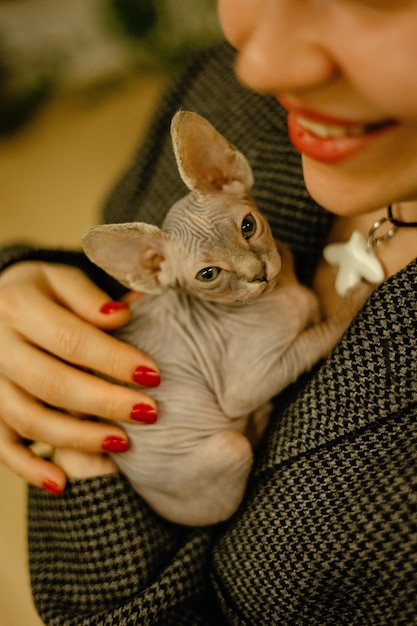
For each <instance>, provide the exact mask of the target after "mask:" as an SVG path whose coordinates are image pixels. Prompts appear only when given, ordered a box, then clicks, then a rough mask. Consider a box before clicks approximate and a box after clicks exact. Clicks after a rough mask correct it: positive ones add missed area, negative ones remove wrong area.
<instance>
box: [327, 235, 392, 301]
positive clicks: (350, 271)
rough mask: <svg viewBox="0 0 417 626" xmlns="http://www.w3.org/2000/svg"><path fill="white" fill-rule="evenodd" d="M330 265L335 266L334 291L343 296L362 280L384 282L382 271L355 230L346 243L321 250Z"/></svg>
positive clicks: (332, 244) (368, 247)
mask: <svg viewBox="0 0 417 626" xmlns="http://www.w3.org/2000/svg"><path fill="white" fill-rule="evenodd" d="M323 256H324V258H325V260H326V261H327V262H328V263H330V265H337V266H338V267H339V271H338V273H337V278H336V291H337V293H338V294H339V296H344V295H345V294H346V293H347V292H348V291H349V289H352V288H353V287H355V286H356V285H358V284H359V283H360V281H361V280H362V278H364V279H365V280H367V281H368V282H370V283H380V282H382V281H383V280H384V270H383V267H382V265H381V263H380V262H379V261H378V259H377V257H376V256H375V254H374V251H373V250H372V248H371V247H370V246H368V244H367V241H366V239H365V238H364V236H363V235H362V234H361V233H360V232H359V231H357V230H355V231H354V232H353V233H352V236H351V238H350V239H349V241H347V242H346V243H331V244H329V245H328V246H326V247H325V248H324V250H323Z"/></svg>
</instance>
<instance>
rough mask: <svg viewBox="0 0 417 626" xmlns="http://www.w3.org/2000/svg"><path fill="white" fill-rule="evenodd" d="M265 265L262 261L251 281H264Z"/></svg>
mask: <svg viewBox="0 0 417 626" xmlns="http://www.w3.org/2000/svg"><path fill="white" fill-rule="evenodd" d="M266 280H267V279H266V265H265V263H262V268H261V270H260V271H259V272H258V273H257V274H256V276H254V277H253V278H252V279H251V281H250V282H251V283H256V282H258V283H266Z"/></svg>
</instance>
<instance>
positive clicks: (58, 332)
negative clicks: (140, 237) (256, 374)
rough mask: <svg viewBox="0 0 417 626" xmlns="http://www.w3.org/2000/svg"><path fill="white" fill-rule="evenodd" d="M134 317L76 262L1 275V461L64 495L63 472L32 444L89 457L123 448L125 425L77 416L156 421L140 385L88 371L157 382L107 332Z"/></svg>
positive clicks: (146, 365)
mask: <svg viewBox="0 0 417 626" xmlns="http://www.w3.org/2000/svg"><path fill="white" fill-rule="evenodd" d="M129 317H130V313H129V309H128V307H127V306H126V305H124V304H123V303H114V302H109V298H108V296H107V295H106V294H105V293H104V292H103V291H101V290H100V289H99V288H98V287H97V286H96V285H95V284H94V283H92V282H91V281H90V280H89V279H88V278H87V277H86V276H85V274H84V273H83V272H82V271H81V270H79V269H76V268H73V267H68V266H64V265H54V264H48V263H41V262H21V263H17V264H16V265H14V266H12V267H10V268H8V269H7V270H5V271H4V272H3V273H2V274H1V275H0V346H1V349H0V460H1V461H3V463H5V464H6V465H7V466H8V467H9V468H10V469H12V470H13V471H15V472H16V473H17V474H19V475H20V476H22V477H23V478H24V479H25V480H27V481H28V482H30V483H32V484H34V485H38V486H43V487H45V488H46V489H48V490H49V491H52V492H55V493H60V492H61V491H62V490H63V488H64V487H65V482H66V475H65V472H64V470H63V469H62V468H61V467H60V466H59V465H57V464H55V463H54V462H52V463H51V462H49V461H47V460H45V459H42V458H39V457H38V456H36V455H35V454H34V453H33V452H32V450H31V449H30V448H28V447H27V440H30V441H39V442H43V443H46V444H49V445H52V446H53V447H57V448H63V449H69V450H80V451H82V452H86V453H87V454H89V453H96V454H97V453H99V452H103V451H111V452H120V453H122V452H123V451H126V450H127V448H128V441H127V437H126V434H125V433H124V431H123V429H121V428H119V427H118V426H115V425H113V424H110V423H109V424H107V423H101V422H100V423H99V422H94V421H89V420H86V419H85V418H84V419H82V418H81V417H76V416H75V414H76V415H80V416H86V417H88V416H98V417H100V418H105V419H113V420H121V421H123V420H125V421H128V420H130V419H133V420H135V421H136V422H143V423H145V424H146V423H150V422H152V421H155V419H156V405H155V402H154V401H153V400H152V398H150V397H149V396H147V395H145V394H144V393H143V392H142V391H141V390H140V389H139V388H138V390H137V391H136V390H132V389H130V388H128V387H126V386H120V385H117V384H112V383H110V382H108V381H106V380H103V379H101V378H100V377H97V376H95V375H94V374H91V373H90V371H92V370H93V371H97V372H100V373H102V374H104V375H105V376H108V377H110V378H112V379H115V380H117V381H121V382H125V383H137V384H138V385H141V386H144V387H155V386H157V385H158V384H159V374H158V370H157V367H156V364H155V363H154V362H153V361H152V360H151V359H150V358H148V357H147V356H146V355H144V354H142V353H141V352H139V351H138V350H136V349H135V348H133V347H132V346H130V345H127V344H124V343H122V342H120V341H118V340H117V339H115V338H114V337H111V336H110V335H108V334H107V333H106V332H103V331H108V330H112V329H115V328H117V327H119V326H122V325H123V324H125V323H126V322H127V321H128V319H129ZM57 458H59V456H58V457H57ZM109 467H110V466H109Z"/></svg>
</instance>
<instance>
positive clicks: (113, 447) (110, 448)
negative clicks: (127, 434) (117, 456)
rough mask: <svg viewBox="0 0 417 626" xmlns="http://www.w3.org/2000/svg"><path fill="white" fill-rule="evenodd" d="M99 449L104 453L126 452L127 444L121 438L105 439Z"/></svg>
mask: <svg viewBox="0 0 417 626" xmlns="http://www.w3.org/2000/svg"><path fill="white" fill-rule="evenodd" d="M101 447H102V449H103V450H104V451H105V452H127V451H128V450H129V442H128V441H127V440H126V439H123V437H106V439H105V440H104V441H103V443H102V444H101Z"/></svg>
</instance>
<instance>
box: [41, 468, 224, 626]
mask: <svg viewBox="0 0 417 626" xmlns="http://www.w3.org/2000/svg"><path fill="white" fill-rule="evenodd" d="M29 489H30V491H29V511H30V513H29V545H30V554H29V558H30V571H31V582H32V589H33V596H34V601H35V605H36V608H37V610H38V612H39V614H40V616H41V617H42V619H43V620H44V621H45V623H46V624H54V625H58V624H59V625H62V624H66V625H74V626H75V625H77V626H78V625H87V624H88V625H93V624H138V623H140V624H152V625H155V624H163V625H164V626H168V625H169V624H181V625H182V626H186V625H187V624H190V625H191V624H192V625H193V626H198V625H201V626H202V625H205V626H208V625H209V624H221V623H222V620H221V618H220V617H219V615H216V614H215V608H214V604H213V603H212V602H211V601H210V598H209V597H208V595H207V590H208V589H209V584H208V576H207V571H208V558H209V556H208V555H209V554H210V552H211V544H212V536H213V533H214V529H213V528H212V529H202V528H201V529H190V528H185V527H182V526H177V525H174V524H171V523H169V522H166V521H165V520H163V519H161V518H160V517H158V516H157V515H156V514H155V513H154V512H153V511H152V510H151V509H150V508H149V507H148V506H147V505H146V503H145V502H144V501H143V500H142V499H141V498H140V497H139V496H137V495H136V493H135V492H134V491H133V490H132V488H131V487H130V485H129V484H128V483H127V481H126V479H125V478H124V477H123V476H122V475H121V474H112V475H108V476H102V477H97V478H92V479H89V480H82V481H81V480H79V481H72V482H70V483H69V485H68V487H67V489H66V490H65V492H64V494H63V495H62V496H58V497H56V496H53V495H50V494H48V493H46V492H44V491H43V490H41V489H38V488H36V487H30V488H29Z"/></svg>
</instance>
